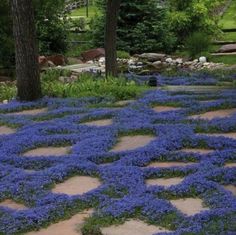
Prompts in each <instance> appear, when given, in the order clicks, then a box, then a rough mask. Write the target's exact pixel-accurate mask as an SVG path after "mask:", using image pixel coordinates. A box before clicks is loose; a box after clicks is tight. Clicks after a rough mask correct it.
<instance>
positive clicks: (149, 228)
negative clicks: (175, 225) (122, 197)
mask: <svg viewBox="0 0 236 235" xmlns="http://www.w3.org/2000/svg"><path fill="white" fill-rule="evenodd" d="M101 231H102V234H103V235H153V234H156V233H161V232H170V231H169V230H167V229H165V228H162V227H159V226H154V225H148V224H146V223H144V222H142V221H139V220H130V221H127V222H125V223H124V224H122V225H113V226H110V227H107V228H102V229H101Z"/></svg>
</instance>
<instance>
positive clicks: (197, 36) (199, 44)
mask: <svg viewBox="0 0 236 235" xmlns="http://www.w3.org/2000/svg"><path fill="white" fill-rule="evenodd" d="M210 46H211V39H210V37H209V35H207V34H206V33H202V32H195V33H193V34H192V35H191V36H189V37H188V38H187V40H186V43H185V47H186V49H187V51H188V53H189V56H190V57H192V58H194V57H197V56H201V55H202V54H201V53H203V52H207V51H208V49H209V47H210Z"/></svg>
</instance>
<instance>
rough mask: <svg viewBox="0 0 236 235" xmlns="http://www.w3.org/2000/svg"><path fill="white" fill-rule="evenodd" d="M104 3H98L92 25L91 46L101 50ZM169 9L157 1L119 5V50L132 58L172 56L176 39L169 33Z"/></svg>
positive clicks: (132, 1) (131, 1)
mask: <svg viewBox="0 0 236 235" xmlns="http://www.w3.org/2000/svg"><path fill="white" fill-rule="evenodd" d="M105 2H106V1H105V0H102V1H100V0H99V1H97V4H98V7H99V12H100V14H99V15H97V16H95V18H94V19H93V20H92V21H91V26H90V27H91V29H92V38H93V42H94V46H96V47H103V46H104V30H105V27H104V26H105V9H106V6H105ZM167 13H168V9H167V8H166V7H164V6H162V5H160V4H158V2H157V1H156V0H143V1H140V0H128V1H122V3H121V9H120V14H119V21H118V30H117V46H118V50H121V51H127V52H129V53H131V54H133V53H141V52H157V51H164V52H171V51H173V50H174V49H175V46H176V38H175V36H174V34H173V33H172V31H171V25H170V22H169V19H168V14H167Z"/></svg>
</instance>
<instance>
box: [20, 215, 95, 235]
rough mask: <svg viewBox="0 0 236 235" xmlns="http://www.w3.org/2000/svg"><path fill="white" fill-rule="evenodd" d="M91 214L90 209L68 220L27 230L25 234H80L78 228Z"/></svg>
mask: <svg viewBox="0 0 236 235" xmlns="http://www.w3.org/2000/svg"><path fill="white" fill-rule="evenodd" d="M91 214H92V210H89V211H84V212H81V213H79V214H77V215H74V216H73V217H71V218H70V219H68V220H64V221H61V222H58V223H56V224H52V225H49V226H48V227H47V228H44V229H41V230H40V231H35V232H29V233H26V234H25V235H82V233H81V231H80V228H81V227H82V225H83V223H84V221H85V219H87V218H88V217H89V216H90V215H91Z"/></svg>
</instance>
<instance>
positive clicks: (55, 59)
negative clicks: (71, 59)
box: [46, 55, 66, 66]
mask: <svg viewBox="0 0 236 235" xmlns="http://www.w3.org/2000/svg"><path fill="white" fill-rule="evenodd" d="M46 59H47V61H51V62H52V63H53V64H54V65H56V66H63V65H65V64H66V58H65V56H63V55H52V56H47V57H46Z"/></svg>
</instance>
